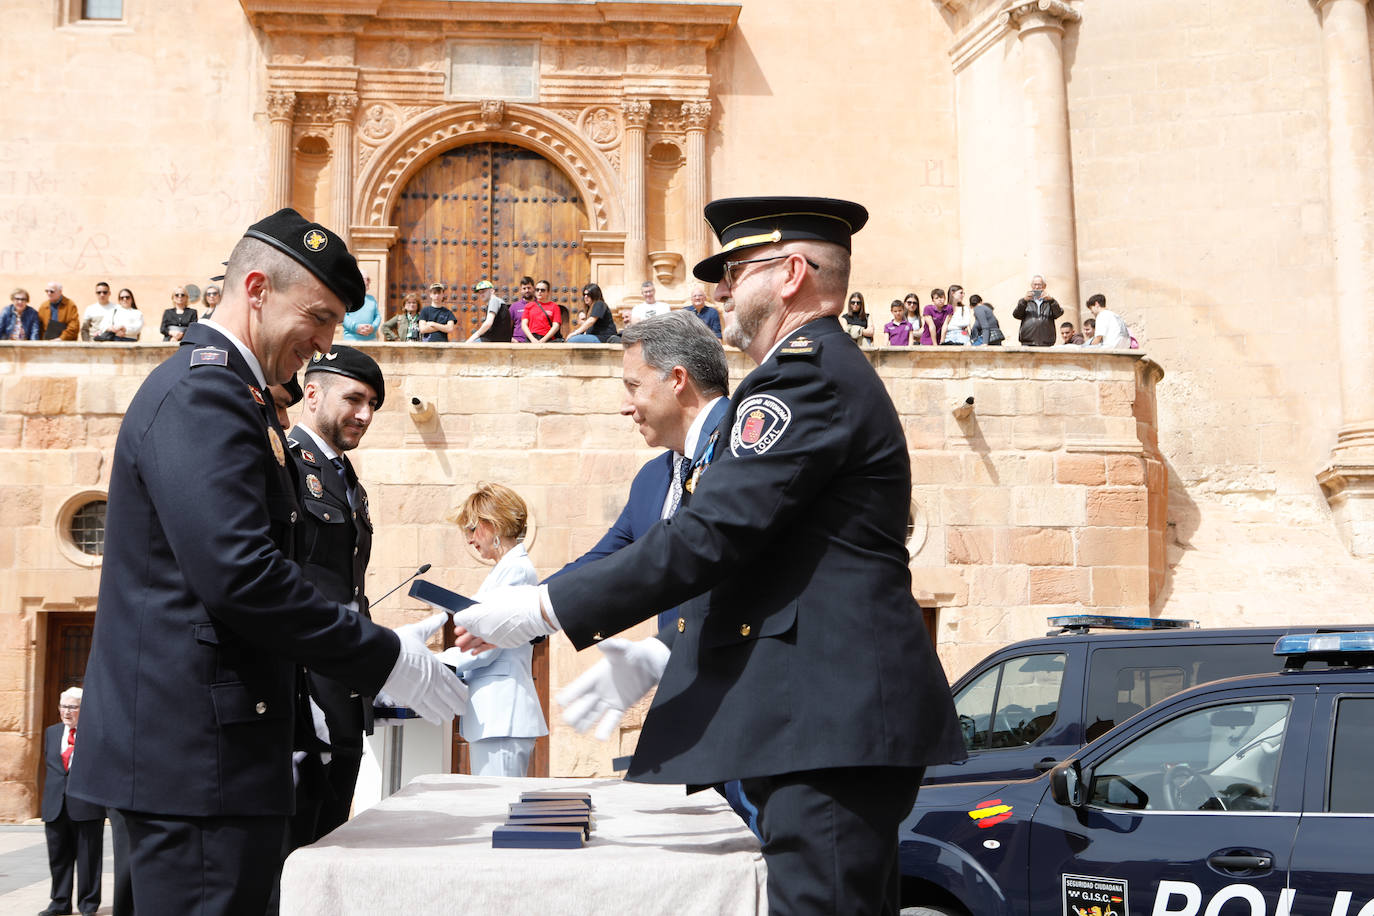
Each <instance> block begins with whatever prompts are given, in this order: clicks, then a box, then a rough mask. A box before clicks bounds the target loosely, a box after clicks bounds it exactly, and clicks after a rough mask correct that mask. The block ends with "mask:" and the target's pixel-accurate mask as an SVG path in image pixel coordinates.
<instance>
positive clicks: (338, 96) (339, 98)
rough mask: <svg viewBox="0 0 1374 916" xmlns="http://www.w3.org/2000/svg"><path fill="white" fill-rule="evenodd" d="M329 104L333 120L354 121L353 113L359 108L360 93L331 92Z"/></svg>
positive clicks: (330, 117)
mask: <svg viewBox="0 0 1374 916" xmlns="http://www.w3.org/2000/svg"><path fill="white" fill-rule="evenodd" d="M327 104H328V106H329V119H330V120H331V121H352V120H353V113H354V112H355V111H357V110H358V94H357V93H355V92H331V93H330V94H329V101H328V103H327Z"/></svg>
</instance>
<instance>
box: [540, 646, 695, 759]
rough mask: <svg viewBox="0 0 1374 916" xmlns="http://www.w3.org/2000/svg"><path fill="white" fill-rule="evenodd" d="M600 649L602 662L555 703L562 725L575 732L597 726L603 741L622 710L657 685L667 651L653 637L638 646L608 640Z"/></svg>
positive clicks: (584, 674)
mask: <svg viewBox="0 0 1374 916" xmlns="http://www.w3.org/2000/svg"><path fill="white" fill-rule="evenodd" d="M599 648H600V649H601V655H602V656H603V657H602V659H601V661H599V662H597V663H596V664H595V665H593V666H592V667H591V668H590V669H589V670H587V671H585V672H583V673H582V675H581V676H580V677H578V678H577V680H575V681H573V682H572V683H571V684H569V685H568V686H567V687H564V688H563V689H562V690H560V691H559V692H558V697H557V699H558V705H559V706H562V707H563V721H565V722H567V723H568V724H569V725H571V726H572V727H573V728H574V729H576V730H577V731H578V732H585V731H586V730H587V729H589V728H591V727H592V725H596V726H597V728H596V737H597V738H598V739H599V740H601V741H605V740H606V739H607V738H609V737H610V736H611V735H612V734H614V733H615V729H616V726H617V725H619V724H620V720H621V719H622V718H624V716H625V710H627V709H629V708H630V707H631V706H633V705H634V704H635V703H637V702H638V701H639V700H640V698H641V697H643V696H644V695H645V694H646V693H648V692H649V691H650V689H652V688H653V687H655V686H657V685H658V681H659V678H661V677H663V669H664V668H665V667H666V666H667V664H668V655H669V650H668V647H667V646H665V645H664V644H663V643H661V642H659V641H658V640H657V639H655V638H653V637H652V636H651V637H649V638H648V639H641V640H640V641H639V642H630V641H629V640H628V639H608V640H606V641H605V642H603V643H601V645H600V646H599ZM598 723H599V724H598Z"/></svg>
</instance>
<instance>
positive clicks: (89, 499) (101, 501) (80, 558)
mask: <svg viewBox="0 0 1374 916" xmlns="http://www.w3.org/2000/svg"><path fill="white" fill-rule="evenodd" d="M105 500H106V496H105V493H104V491H103V490H84V491H82V492H80V493H76V494H74V495H72V496H71V497H69V498H68V499H67V501H66V503H64V504H63V506H62V508H61V510H59V511H58V513H57V519H56V522H57V524H56V531H55V533H56V535H57V548H58V550H60V551H61V552H62V555H63V556H64V557H66V558H67V559H68V560H70V561H71V562H73V563H75V564H76V565H77V566H84V567H87V568H94V567H97V566H99V565H100V564H101V562H102V561H103V560H104V558H105Z"/></svg>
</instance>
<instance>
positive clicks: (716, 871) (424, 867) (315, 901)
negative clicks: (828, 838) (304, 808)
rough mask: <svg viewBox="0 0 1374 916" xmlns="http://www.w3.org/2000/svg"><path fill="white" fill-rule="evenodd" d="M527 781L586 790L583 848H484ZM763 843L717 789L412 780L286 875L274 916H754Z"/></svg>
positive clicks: (760, 894)
mask: <svg viewBox="0 0 1374 916" xmlns="http://www.w3.org/2000/svg"><path fill="white" fill-rule="evenodd" d="M531 789H564V790H574V791H585V792H589V793H591V796H592V804H593V806H594V809H593V812H592V813H593V817H594V818H595V821H594V824H593V827H592V836H591V839H590V840H589V841H588V843H587V845H586V846H584V847H583V848H581V849H561V850H560V849H492V848H491V831H492V829H493V828H494V827H496V826H498V825H500V824H502V823H504V822H505V819H506V813H507V806H508V805H509V804H510V803H511V802H514V801H518V800H519V797H520V793H521V792H523V791H528V790H531ZM766 882H767V871H766V869H765V866H764V864H763V856H762V855H761V854H760V852H759V844H758V840H756V839H755V838H754V835H753V834H752V833H750V832H749V829H748V828H747V827H745V826H744V823H743V822H742V821H741V820H740V819H739V817H738V816H737V815H736V814H735V813H734V812H733V811H731V810H730V808H729V806H728V805H726V804H725V802H724V801H723V800H722V799H721V797H720V796H719V795H718V794H716V793H715V792H712V791H709V790H708V791H705V792H698V793H696V794H693V795H686V794H685V793H684V790H683V788H682V787H681V786H659V785H644V784H638V783H629V782H623V781H621V780H619V779H502V778H488V777H477V776H421V777H419V778H417V779H415V780H414V781H413V782H411V783H410V784H409V785H408V786H406V787H405V788H404V789H402V790H401V791H400V792H398V793H396V794H395V795H393V796H392V797H391V798H388V799H386V800H385V801H383V802H381V803H380V804H378V805H377V806H376V807H373V808H370V809H368V810H367V811H364V812H362V813H361V814H359V815H358V816H357V817H355V818H354V819H353V820H351V821H349V822H348V823H346V824H344V825H343V826H342V827H340V828H339V829H338V830H335V831H334V832H333V833H331V834H329V835H328V836H327V837H325V838H324V839H322V840H320V841H319V842H318V843H315V844H313V845H311V846H307V847H305V848H304V849H298V850H296V851H295V852H294V853H292V854H291V857H290V858H289V859H287V861H286V867H285V869H284V871H283V873H282V880H281V885H282V893H281V912H282V914H283V916H305V914H311V916H315V914H323V916H330V914H340V916H349V914H357V916H382V914H388V913H394V914H398V916H399V914H406V916H410V914H425V913H436V914H437V913H443V914H452V913H461V914H464V916H476V914H481V913H492V914H501V916H508V914H514V913H540V914H545V913H547V914H578V913H586V914H595V916H607V914H616V913H632V914H655V913H710V914H717V913H720V914H727V913H728V914H735V913H738V914H754V913H765V912H767V909H768V898H767V891H766V888H765V885H766Z"/></svg>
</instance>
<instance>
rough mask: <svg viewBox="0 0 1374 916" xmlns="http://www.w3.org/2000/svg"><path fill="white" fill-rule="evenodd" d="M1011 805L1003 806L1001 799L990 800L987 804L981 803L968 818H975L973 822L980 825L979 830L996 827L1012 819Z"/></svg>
mask: <svg viewBox="0 0 1374 916" xmlns="http://www.w3.org/2000/svg"><path fill="white" fill-rule="evenodd" d="M1011 815H1012V808H1011V805H1004V804H1002V799H1000V798H990V799H988V800H987V801H985V802H979V803H978V804H977V806H975V807H974V809H973V810H972V811H970V812H969V813H968V816H969V817H971V818H973V822H974V823H975V824H977V825H978V829H979V830H985V829H987V828H988V827H994V826H996V825H997V824H1000V823H1002V822H1003V821H1005V820H1008V819H1010V818H1011Z"/></svg>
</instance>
